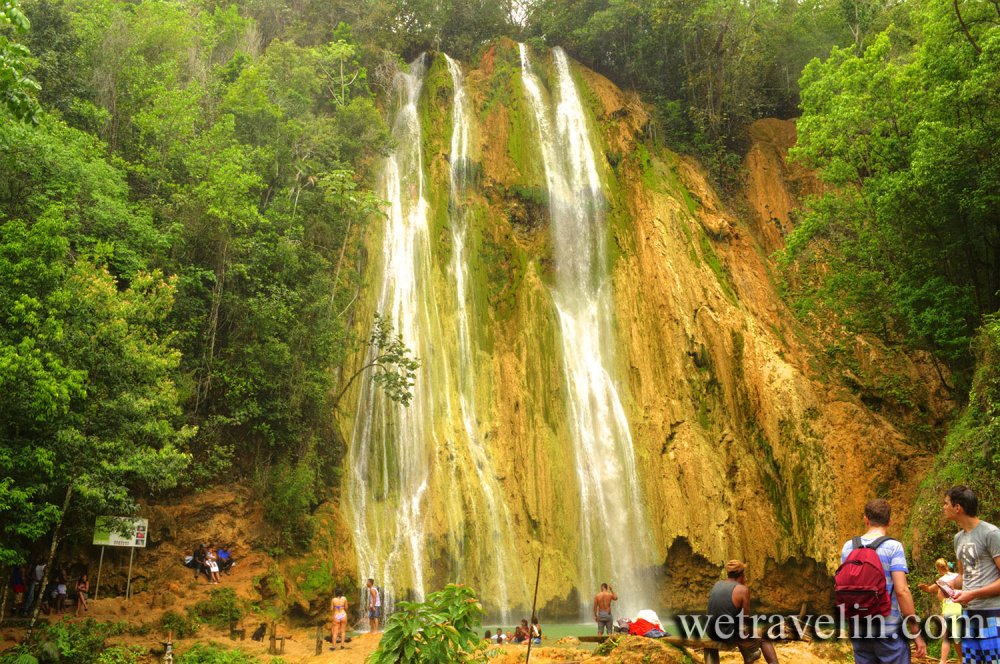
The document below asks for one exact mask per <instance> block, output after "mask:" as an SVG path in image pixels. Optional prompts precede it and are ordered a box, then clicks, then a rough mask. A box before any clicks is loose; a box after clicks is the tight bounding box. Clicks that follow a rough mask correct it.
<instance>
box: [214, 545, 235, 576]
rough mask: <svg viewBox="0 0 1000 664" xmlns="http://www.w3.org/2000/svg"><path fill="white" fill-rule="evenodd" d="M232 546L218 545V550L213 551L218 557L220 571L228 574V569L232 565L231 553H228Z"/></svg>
mask: <svg viewBox="0 0 1000 664" xmlns="http://www.w3.org/2000/svg"><path fill="white" fill-rule="evenodd" d="M232 547H233V545H232V544H226V545H225V546H220V547H219V550H218V551H216V552H215V557H216V558H218V562H219V571H220V572H225V573H227V574H228V573H229V570H230V569H231V568H232V566H233V554H232V553H230V549H231V548H232Z"/></svg>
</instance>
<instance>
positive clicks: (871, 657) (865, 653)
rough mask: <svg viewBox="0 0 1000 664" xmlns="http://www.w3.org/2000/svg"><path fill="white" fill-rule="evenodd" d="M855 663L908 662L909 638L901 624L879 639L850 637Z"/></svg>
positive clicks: (882, 663)
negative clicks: (904, 633)
mask: <svg viewBox="0 0 1000 664" xmlns="http://www.w3.org/2000/svg"><path fill="white" fill-rule="evenodd" d="M851 646H853V647H854V662H855V664H910V640H909V639H908V638H906V637H905V636H904V635H903V629H902V626H900V627H897V628H896V630H895V631H894V632H893V633H892V634H891V635H890V636H886V637H884V638H880V639H874V638H872V639H851Z"/></svg>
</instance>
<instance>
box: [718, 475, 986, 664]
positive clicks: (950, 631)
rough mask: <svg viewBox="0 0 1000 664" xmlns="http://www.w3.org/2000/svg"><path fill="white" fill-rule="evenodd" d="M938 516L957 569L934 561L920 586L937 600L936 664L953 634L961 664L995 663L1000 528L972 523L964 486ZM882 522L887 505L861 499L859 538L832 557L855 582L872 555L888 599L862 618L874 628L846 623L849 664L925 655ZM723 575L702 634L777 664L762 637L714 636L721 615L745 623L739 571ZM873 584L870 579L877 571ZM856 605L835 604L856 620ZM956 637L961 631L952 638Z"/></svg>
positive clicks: (899, 663)
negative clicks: (933, 575) (947, 526)
mask: <svg viewBox="0 0 1000 664" xmlns="http://www.w3.org/2000/svg"><path fill="white" fill-rule="evenodd" d="M942 511H943V513H944V517H945V518H946V519H947V520H949V521H952V522H954V523H955V525H956V526H958V528H959V530H958V532H957V533H955V536H954V540H953V544H954V550H955V557H956V559H957V566H956V568H955V570H954V571H951V570H950V569H949V565H948V562H947V561H945V560H944V559H938V560H937V561H936V567H937V570H938V573H939V575H940V576H939V577H938V578H937V580H936V581H935V583H934V584H925V585H921V586H920V588H921V589H922V590H924V591H926V592H929V593H932V594H934V595H936V596H937V597H938V599H939V600H940V601H941V613H942V616H943V617H944V618H945V620H944V625H945V629H944V633H943V635H942V639H941V642H942V643H941V659H940V661H941V663H942V664H943V663H944V662H945V661H947V658H948V656H949V654H950V647H949V645H950V643H949V642H950V641H953V640H958V639H959V636H960V643H956V647H957V649H958V653H959V657H960V658H961V661H962V662H963V663H964V664H1000V528H997V526H995V525H993V524H992V523H988V522H986V521H983V520H982V519H980V518H979V517H978V514H979V499H978V496H977V495H976V493H975V492H974V491H973V490H972V489H970V488H969V487H967V486H964V485H958V486H954V487H952V488H951V489H949V490H948V491H947V492H946V494H945V496H944V500H943V504H942ZM890 519H891V508H890V506H889V503H888V502H886V501H885V500H882V499H875V500H871V501H869V502H868V503H867V504H866V505H865V509H864V524H865V533H864V534H862V535H860V536H859V537H854V538H852V539H850V540H848V541H847V542H845V543H844V545H843V547H842V549H841V553H840V560H841V564H842V565H841V569H844V568H845V567H848V566H853V571H852V570H851V569H850V568H848V570H847V571H848V574H849V575H850V574H853V575H854V576H858V577H859V578H860V575H861V574H862V573H863V572H862V571H861V567H862V566H863V565H864V564H865V562H864V561H863V560H862V558H864V557H865V556H866V555H868V556H870V555H871V554H870V553H868V552H865V551H863V550H865V549H867V550H868V551H869V552H874V554H877V560H878V561H879V562H880V563H881V567H882V572H883V574H884V588H885V590H884V593H885V594H886V595H888V596H889V598H890V599H891V601H885V602H884V609H882V610H879V609H875V610H873V611H872V612H871V613H870V614H869V615H870V616H872V617H874V616H879V617H880V618H881V626H880V627H881V629H878V628H877V630H876V631H874V632H873V631H871V630H869V629H866V625H862V622H863V621H860V620H859V621H856V622H854V623H851V622H850V621H849V623H848V632H849V634H850V636H851V646H852V649H853V651H854V661H855V663H856V664H909V663H910V661H911V656H915V657H916V658H917V659H923V658H924V657H926V655H927V644H926V643H925V641H924V638H923V633H922V630H921V625H920V623H919V621H918V620H917V616H916V609H915V605H914V600H913V594H912V593H911V591H910V587H909V585H908V583H907V579H906V576H907V574H908V573H909V572H910V568H909V565H908V564H907V561H906V553H905V551H904V550H903V545H902V544H900V543H899V542H898V541H897V540H895V539H893V538H891V537H889V536H888V535H887V534H886V532H887V529H888V527H889V524H890ZM868 559H869V560H874V558H868ZM726 576H727V578H726V580H723V581H719V582H718V583H716V584H715V586H714V587H713V588H712V590H711V592H710V594H709V599H708V615H709V620H710V622H709V636H712V637H713V638H716V640H720V641H724V642H726V643H729V644H731V645H736V646H737V647H738V648H739V650H740V652H741V654H742V655H743V661H744V662H745V663H749V662H752V661H754V660H755V659H757V658H759V657H760V656H761V654H763V656H764V659H765V661H766V662H767V663H768V664H777V662H778V657H777V654H776V652H775V649H774V645H773V644H772V643H771V642H770V641H769V640H768V639H767V638H766V637H765V636H763V635H757V636H753V637H751V638H739V637H734V636H733V635H732V631H731V630H730V632H729V633H728V634H720V633H719V630H718V627H717V626H718V625H719V624H721V622H720V618H722V617H723V616H725V617H727V618H728V620H727V621H726V622H727V624H732V623H733V620H745V619H746V617H747V616H749V614H750V590H749V588H748V587H747V585H746V583H747V576H746V565H744V564H743V563H742V562H740V561H738V560H731V561H729V563H727V564H726ZM838 576H839V572H838ZM875 578H876V579H878V576H877V573H876V576H875ZM876 595H878V593H876ZM876 599H878V598H876ZM839 601H840V600H839V599H838V602H839ZM858 602H859V603H854V604H853V605H852V606H848V605H847V604H843V608H842V609H841V611H842V612H844V613H845V615H847V616H848V617H851V616H852V615H859V614H857V613H853V614H852V609H853V610H855V611H856V610H857V609H858V607H859V606H861V604H860V603H861V602H864V600H863V599H859V600H858ZM959 618H962V619H963V620H961V621H960V620H959ZM960 626H962V628H963V629H962V630H959V627H960ZM960 631H964V633H962V634H959V632H960ZM726 637H728V638H726ZM911 640H912V641H913V645H914V647H913V653H912V655H911V648H910V641H911Z"/></svg>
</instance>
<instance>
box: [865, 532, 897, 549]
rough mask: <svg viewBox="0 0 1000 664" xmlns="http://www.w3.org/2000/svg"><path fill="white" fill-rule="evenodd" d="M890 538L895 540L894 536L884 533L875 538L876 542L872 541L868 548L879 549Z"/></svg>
mask: <svg viewBox="0 0 1000 664" xmlns="http://www.w3.org/2000/svg"><path fill="white" fill-rule="evenodd" d="M890 540H892V541H895V540H893V538H892V537H889V536H887V535H883V536H882V537H879V538H878V539H877V540H875V541H874V542H872V543H871V544H869V545H868V548H869V549H874V550H876V551H877V550H878V548H879V547H880V546H882V545H883V544H885V543H886V542H888V541H890Z"/></svg>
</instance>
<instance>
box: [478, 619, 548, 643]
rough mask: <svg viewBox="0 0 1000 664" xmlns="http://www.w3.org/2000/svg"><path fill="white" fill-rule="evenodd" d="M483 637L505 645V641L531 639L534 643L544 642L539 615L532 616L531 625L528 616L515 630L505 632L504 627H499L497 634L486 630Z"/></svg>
mask: <svg viewBox="0 0 1000 664" xmlns="http://www.w3.org/2000/svg"><path fill="white" fill-rule="evenodd" d="M483 639H484V640H486V641H489V642H490V643H496V644H497V645H503V644H504V643H527V642H528V641H529V640H531V642H532V643H535V644H538V643H541V642H542V626H541V625H539V624H538V616H531V624H530V625H529V624H528V620H527V618H524V619H522V620H521V624H520V625H518V626H517V627H515V628H514V631H513V632H512V631H510V630H508V631H506V632H505V631H504V630H503V628H502V627H498V628H497V630H496V633H495V634H494V633H493V631H492V630H486V636H484V637H483Z"/></svg>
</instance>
